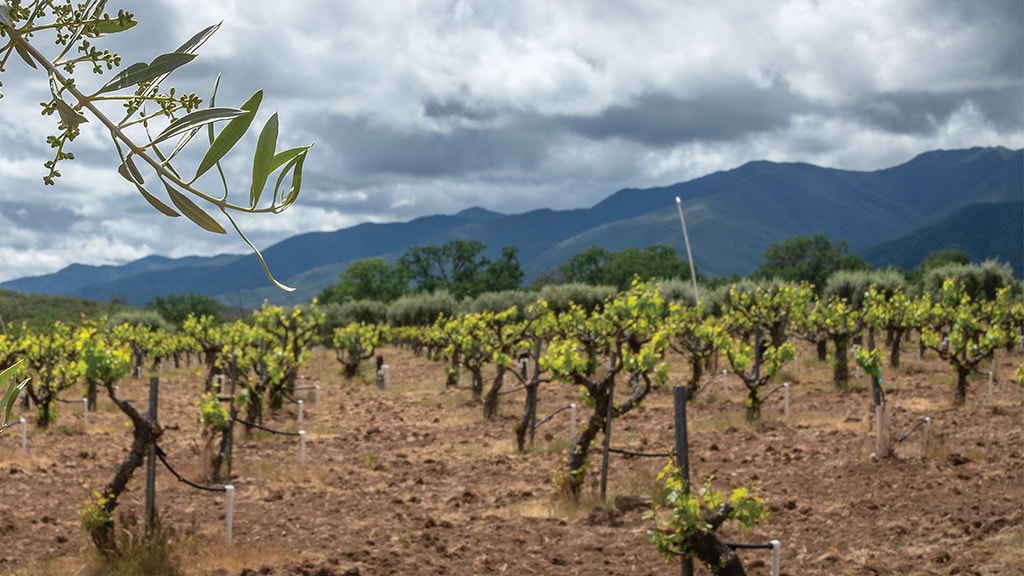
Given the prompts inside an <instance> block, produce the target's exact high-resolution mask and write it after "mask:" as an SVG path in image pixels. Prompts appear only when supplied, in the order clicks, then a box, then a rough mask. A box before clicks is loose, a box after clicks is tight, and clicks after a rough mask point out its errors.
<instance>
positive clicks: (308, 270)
mask: <svg viewBox="0 0 1024 576" xmlns="http://www.w3.org/2000/svg"><path fill="white" fill-rule="evenodd" d="M677 196H678V197H680V198H681V199H682V202H683V207H684V209H685V214H686V223H687V227H688V231H689V235H690V241H691V244H692V246H693V251H694V261H695V264H696V265H697V268H698V270H699V271H700V272H701V273H703V274H705V275H709V276H727V275H731V274H734V273H735V274H739V275H746V274H749V273H750V272H752V271H753V270H754V269H755V268H756V267H757V266H758V265H759V264H760V263H761V261H762V259H763V255H764V252H765V250H766V249H767V248H768V246H770V245H771V244H773V243H778V242H781V241H783V240H785V239H787V238H790V237H792V236H795V235H798V234H802V235H810V234H813V233H816V232H821V233H824V234H825V235H826V236H828V237H829V238H830V239H832V240H833V241H837V240H846V241H847V243H848V244H849V246H850V248H851V249H852V250H853V251H854V252H857V253H859V254H861V255H862V256H864V257H865V259H866V260H868V261H869V262H871V263H872V264H875V265H885V264H896V265H898V266H901V267H903V268H908V269H909V268H913V267H915V266H916V265H917V264H918V263H919V262H920V261H921V259H923V258H924V256H926V255H927V254H928V253H930V252H932V251H934V250H940V249H946V248H957V249H961V250H965V251H966V252H967V253H968V254H969V255H970V256H971V258H972V260H975V261H979V262H980V261H983V260H985V259H987V258H997V259H999V260H1001V261H1007V262H1010V263H1011V264H1012V265H1013V267H1014V270H1015V273H1016V274H1017V275H1018V276H1020V275H1021V273H1022V272H1024V255H1022V252H1024V218H1022V217H1021V209H1022V208H1021V205H1022V204H1024V150H1009V149H1006V148H971V149H965V150H937V151H933V152H927V153H925V154H921V155H920V156H917V157H916V158H914V159H912V160H910V161H909V162H906V163H904V164H901V165H899V166H894V167H891V168H886V169H883V170H876V171H870V172H862V171H851V170H836V169H832V168H822V167H819V166H813V165H810V164H802V163H776V162H767V161H756V162H749V163H747V164H744V165H742V166H740V167H738V168H735V169H732V170H725V171H721V172H715V173H713V174H709V175H706V176H703V177H700V178H696V179H694V180H690V181H688V182H682V183H679V184H674V185H672V186H666V187H660V188H649V189H624V190H620V191H618V192H615V193H614V194H612V195H611V196H609V197H608V198H606V199H605V200H603V201H601V202H599V203H598V204H596V205H594V206H593V207H591V208H584V209H575V210H562V211H555V210H547V209H544V210H534V211H531V212H527V213H523V214H512V215H504V214H498V213H495V212H491V211H488V210H484V209H481V208H469V209H467V210H464V211H462V212H460V213H458V214H455V215H450V216H447V215H438V216H428V217H423V218H417V219H415V220H412V221H409V222H404V223H387V224H360V225H357V226H353V227H351V228H345V229H342V230H337V231H334V232H315V233H307V234H300V235H297V236H293V237H291V238H288V239H286V240H283V241H281V242H279V243H277V244H275V245H273V246H270V247H269V248H267V249H265V250H264V251H263V254H264V255H265V256H266V258H267V260H268V261H269V262H270V265H271V267H272V269H273V270H274V274H275V275H276V276H277V277H278V278H280V279H281V280H283V281H284V282H286V283H288V284H290V285H292V286H298V288H299V289H298V290H296V292H294V293H283V292H281V291H279V290H277V289H275V288H273V287H271V286H269V285H268V283H267V281H266V278H265V277H264V276H263V272H262V269H261V268H260V266H259V264H258V263H257V262H256V258H255V257H254V256H251V255H243V256H216V257H212V258H202V257H189V258H182V259H176V260H175V259H168V258H162V257H157V256H151V257H149V258H144V259H142V260H138V261H136V262H130V263H128V264H125V265H123V266H84V265H73V266H69V267H67V268H65V269H64V270H61V271H59V272H56V273H54V274H49V275H46V276H39V277H33V278H22V279H18V280H12V281H9V282H4V283H2V284H0V287H2V288H7V289H10V290H17V291H23V292H35V293H49V294H68V295H74V296H80V297H86V298H93V299H97V300H109V299H110V298H111V297H114V296H116V297H119V298H124V299H125V300H127V301H128V302H129V303H131V304H133V305H140V304H144V303H146V302H148V301H150V300H151V299H152V298H153V297H154V296H157V295H163V294H166V293H169V292H195V293H200V294H206V295H208V296H212V297H215V298H218V299H220V300H222V301H223V302H225V303H227V304H230V305H232V306H244V307H252V306H257V305H259V303H260V302H262V301H263V300H264V299H266V300H269V301H271V302H274V303H279V304H295V303H301V302H305V301H308V300H309V299H310V298H312V297H313V296H314V295H316V294H317V293H318V292H319V291H320V290H321V289H322V288H323V287H325V286H327V285H330V284H333V283H335V282H337V279H338V274H340V273H341V272H342V271H344V270H345V268H346V267H347V266H348V265H349V264H351V263H352V262H355V261H357V260H361V259H365V258H372V257H377V256H380V257H384V258H388V259H391V260H394V259H397V258H398V257H399V256H400V255H401V254H403V253H404V252H405V251H406V250H407V249H408V248H410V247H412V246H417V245H440V244H443V243H445V242H448V241H449V240H453V239H456V238H464V239H474V240H479V241H481V242H483V243H484V244H485V245H487V247H488V256H490V257H497V256H498V255H499V254H500V251H501V248H502V247H503V246H510V245H515V246H518V247H519V250H520V251H519V259H520V262H521V264H522V266H523V269H524V271H525V272H526V277H527V281H529V280H530V279H532V278H534V277H536V276H538V275H540V274H543V273H545V272H548V271H551V270H554V269H555V268H557V266H558V265H559V264H561V263H563V262H564V261H565V260H567V259H568V258H569V257H570V256H572V255H573V254H576V253H578V252H580V251H582V250H584V249H586V248H588V247H590V246H593V245H602V246H604V247H606V248H608V249H609V250H622V249H625V248H628V247H634V246H635V247H641V248H642V247H645V246H648V245H650V244H667V245H670V246H673V247H675V248H676V250H677V251H678V252H679V254H680V255H682V256H684V257H685V254H686V252H685V248H684V247H683V239H682V232H681V231H680V226H679V216H678V212H677V210H676V201H675V198H676V197H677Z"/></svg>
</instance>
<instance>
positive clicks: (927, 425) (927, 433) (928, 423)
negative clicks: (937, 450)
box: [924, 416, 932, 442]
mask: <svg viewBox="0 0 1024 576" xmlns="http://www.w3.org/2000/svg"><path fill="white" fill-rule="evenodd" d="M931 437H932V417H931V416H925V417H924V440H925V442H927V441H929V440H931Z"/></svg>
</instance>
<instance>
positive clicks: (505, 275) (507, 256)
mask: <svg viewBox="0 0 1024 576" xmlns="http://www.w3.org/2000/svg"><path fill="white" fill-rule="evenodd" d="M523 276H524V274H523V268H522V266H520V265H519V248H518V247H516V246H505V247H504V248H502V249H501V258H499V259H498V260H494V261H493V262H490V263H488V264H487V267H486V268H484V270H483V272H482V274H481V277H480V282H479V285H478V286H476V287H475V289H474V290H473V292H474V294H473V296H479V295H480V294H483V293H484V292H500V291H502V290H516V289H518V288H519V287H520V286H521V285H522V283H523Z"/></svg>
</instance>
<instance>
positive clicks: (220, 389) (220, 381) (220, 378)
mask: <svg viewBox="0 0 1024 576" xmlns="http://www.w3.org/2000/svg"><path fill="white" fill-rule="evenodd" d="M214 378H216V379H217V395H218V396H223V395H224V375H223V374H217V375H216V376H214Z"/></svg>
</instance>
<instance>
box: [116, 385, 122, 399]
mask: <svg viewBox="0 0 1024 576" xmlns="http://www.w3.org/2000/svg"><path fill="white" fill-rule="evenodd" d="M114 399H115V400H120V399H121V387H120V386H118V385H116V384H115V385H114Z"/></svg>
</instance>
